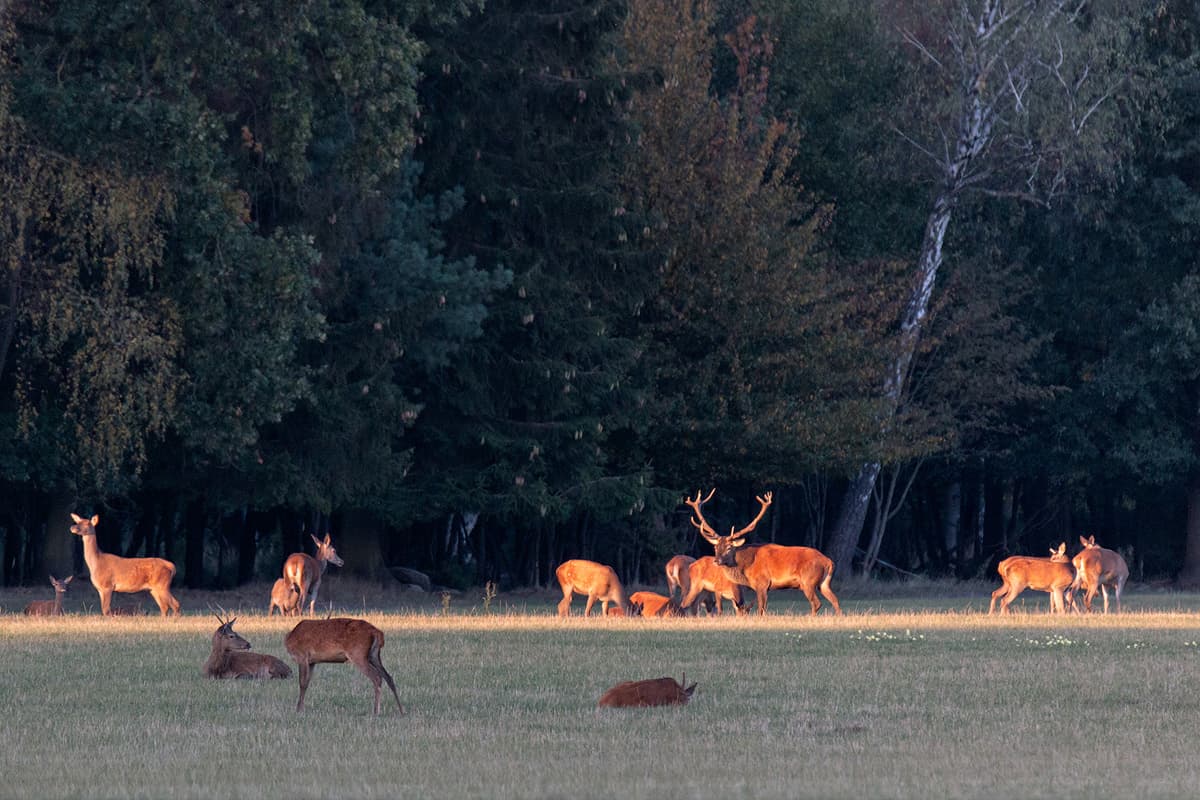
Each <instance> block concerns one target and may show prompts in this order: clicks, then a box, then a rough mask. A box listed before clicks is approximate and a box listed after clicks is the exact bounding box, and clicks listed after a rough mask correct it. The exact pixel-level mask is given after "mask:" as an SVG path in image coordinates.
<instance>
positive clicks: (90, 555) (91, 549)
mask: <svg viewBox="0 0 1200 800" xmlns="http://www.w3.org/2000/svg"><path fill="white" fill-rule="evenodd" d="M81 538H82V539H83V562H84V563H85V564H87V565H88V570H89V571H90V572H92V573H93V574H95V571H96V564H97V563H99V561H100V556H102V555H104V553H103V552H101V551H100V545H99V544H97V543H96V534H94V533H90V534H88V535H87V536H83V537H81Z"/></svg>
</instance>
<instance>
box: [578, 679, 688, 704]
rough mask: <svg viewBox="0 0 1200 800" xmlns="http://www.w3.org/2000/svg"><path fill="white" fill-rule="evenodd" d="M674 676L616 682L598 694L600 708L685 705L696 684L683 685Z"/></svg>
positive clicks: (685, 680) (684, 681)
mask: <svg viewBox="0 0 1200 800" xmlns="http://www.w3.org/2000/svg"><path fill="white" fill-rule="evenodd" d="M684 683H687V675H686V674H685V675H684V676H683V681H682V682H680V681H677V680H675V679H674V678H651V679H649V680H644V681H625V682H624V683H618V684H617V685H616V686H614V687H612V688H611V689H609V690H608V691H607V692H605V693H604V694H602V695H601V696H600V701H599V702H598V703H596V705H597V706H599V707H600V708H647V707H649V706H686V705H687V704H688V701H689V700H691V699H692V693H693V692H695V691H696V684H694V683H693V684H692V685H691V686H688V687H686V688H685V687H684Z"/></svg>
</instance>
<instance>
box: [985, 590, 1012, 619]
mask: <svg viewBox="0 0 1200 800" xmlns="http://www.w3.org/2000/svg"><path fill="white" fill-rule="evenodd" d="M1007 593H1008V584H1007V583H1002V584H1000V588H999V589H997V590H996V591H994V592H992V604H991V605H990V606H988V613H989V614H991V613H992V612H993V611H995V610H996V601H997V600H999V599H1000V596H1001V595H1004V594H1007Z"/></svg>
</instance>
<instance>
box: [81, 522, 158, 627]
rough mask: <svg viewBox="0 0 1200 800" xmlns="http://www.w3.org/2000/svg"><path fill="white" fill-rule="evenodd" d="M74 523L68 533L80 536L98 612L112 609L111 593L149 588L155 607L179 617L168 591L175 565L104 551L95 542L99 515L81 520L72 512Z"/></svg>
mask: <svg viewBox="0 0 1200 800" xmlns="http://www.w3.org/2000/svg"><path fill="white" fill-rule="evenodd" d="M71 519H73V520H75V524H74V525H72V526H71V533H73V534H75V535H76V536H80V537H82V538H83V560H84V562H86V563H87V567H88V572H90V573H91V578H92V586H95V587H96V591H97V592H98V593H99V594H100V612H101V613H102V614H104V616H109V615H110V613H111V609H112V595H113V592H121V593H124V594H132V593H133V592H143V591H149V592H150V596H151V597H153V598H154V602H155V603H158V610H159V611H160V612H162V615H163V616H164V617H165V616H167V614H168V612H169V611H170V612H174V613H175V616H179V601H178V600H176V599H175V596H174V595H173V594H171V579H172V578H174V577H175V565H174V564H172V563H171V562H170V561H167V560H166V559H165V558H122V557H121V556H117V555H112V554H111V553H105V552H102V551H101V550H100V545H99V544H97V543H96V526H97V525H98V524H100V516H99V515H96V516H94V517H92V518H91V519H84V518H83V517H81V516H79V515H78V514H72V515H71Z"/></svg>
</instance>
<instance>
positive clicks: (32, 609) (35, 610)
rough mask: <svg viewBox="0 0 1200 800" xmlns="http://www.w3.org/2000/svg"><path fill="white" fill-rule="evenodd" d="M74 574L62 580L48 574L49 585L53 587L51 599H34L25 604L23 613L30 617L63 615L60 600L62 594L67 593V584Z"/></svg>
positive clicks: (61, 599)
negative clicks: (52, 597)
mask: <svg viewBox="0 0 1200 800" xmlns="http://www.w3.org/2000/svg"><path fill="white" fill-rule="evenodd" d="M74 577H75V576H74V575H68V576H67V577H66V578H64V579H63V580H61V581H60V580H59V579H58V578H56V577H54V576H53V575H51V576H50V585H51V586H53V587H54V599H53V600H34V601H33V602H32V603H30V604H29V605H27V606H25V613H26V615H28V616H31V617H61V616H62V615H63V609H62V601H63V595H64V594H66V593H67V584H68V583H70V582H71V580H72V579H73V578H74Z"/></svg>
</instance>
